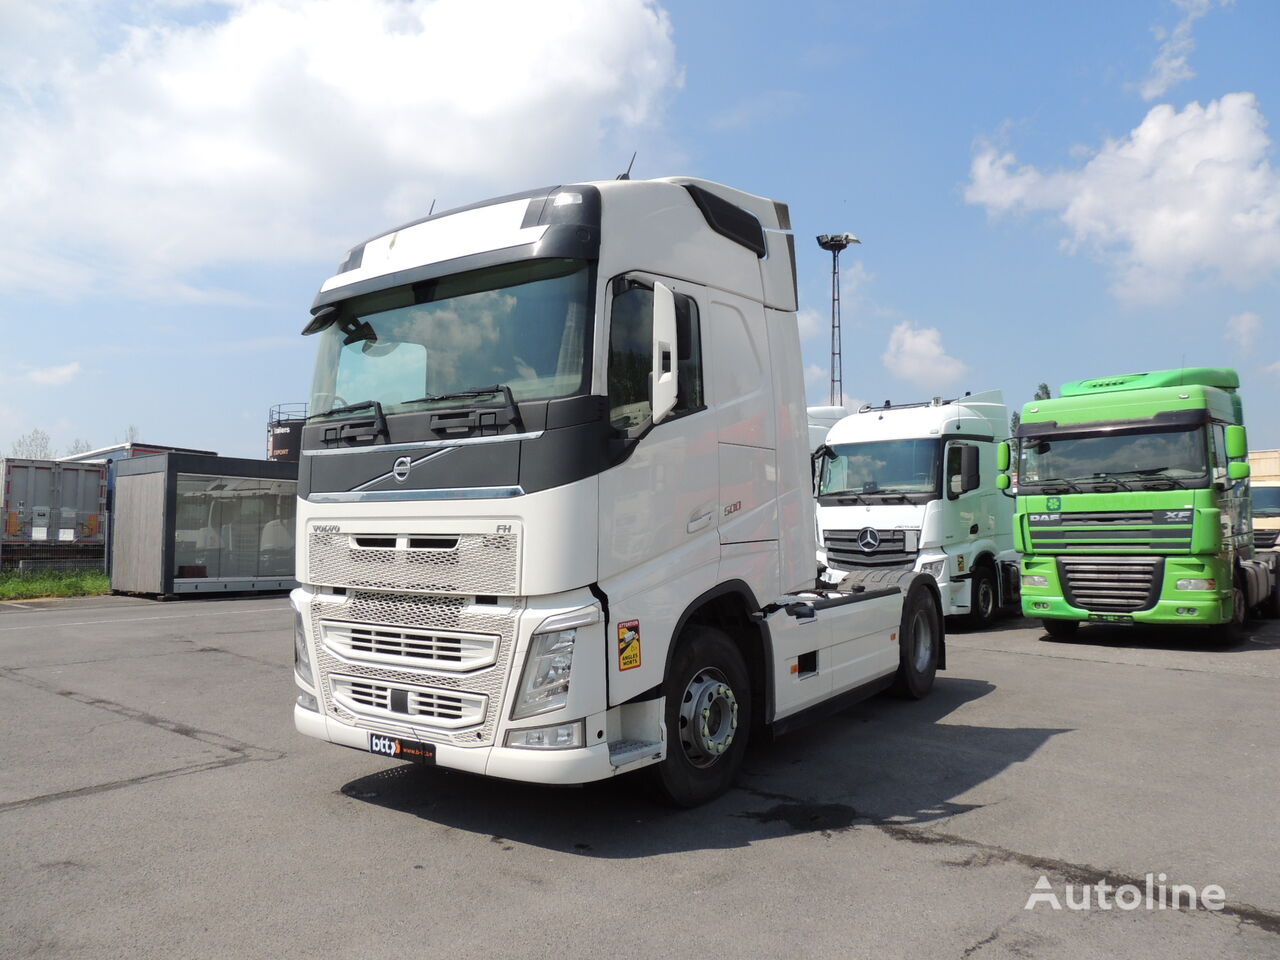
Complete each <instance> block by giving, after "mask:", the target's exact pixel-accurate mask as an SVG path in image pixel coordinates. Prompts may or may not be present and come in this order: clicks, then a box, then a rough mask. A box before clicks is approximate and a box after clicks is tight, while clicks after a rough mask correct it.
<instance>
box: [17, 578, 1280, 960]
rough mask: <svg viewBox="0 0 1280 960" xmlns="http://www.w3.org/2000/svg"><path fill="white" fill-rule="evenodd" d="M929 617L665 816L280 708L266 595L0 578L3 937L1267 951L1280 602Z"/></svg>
mask: <svg viewBox="0 0 1280 960" xmlns="http://www.w3.org/2000/svg"><path fill="white" fill-rule="evenodd" d="M948 643H949V648H948V657H949V663H950V669H949V670H947V671H946V672H945V673H942V674H940V675H939V680H938V683H937V686H936V687H935V689H934V692H933V694H932V695H931V696H930V697H929V698H927V699H925V700H923V701H920V702H906V701H902V700H896V699H893V698H892V697H890V696H887V695H886V696H880V697H876V698H874V699H872V700H869V701H867V702H865V703H863V704H860V705H859V706H857V707H855V708H853V709H852V710H848V711H845V712H843V713H840V714H837V715H835V716H833V717H830V718H828V719H826V720H823V721H820V722H818V723H816V724H814V725H812V726H810V727H807V728H805V729H802V730H800V731H797V732H796V733H794V734H789V735H787V736H785V737H782V738H780V739H778V740H776V741H775V742H772V743H757V744H754V745H753V746H752V748H751V750H750V751H749V754H748V758H747V763H746V767H745V771H744V773H743V775H742V776H741V778H740V780H739V785H738V786H737V787H736V788H735V789H733V790H732V791H731V792H730V793H728V794H727V795H726V796H724V797H722V798H720V799H719V800H717V801H715V802H714V803H712V804H709V805H708V806H706V807H703V808H701V809H698V810H692V811H673V810H668V809H665V808H663V807H659V806H655V805H654V804H653V803H652V802H650V801H649V800H648V799H647V798H646V797H645V796H644V795H643V794H642V793H641V792H639V791H638V789H637V786H636V784H635V783H633V782H632V781H630V780H628V779H626V778H623V779H620V780H616V781H609V782H605V783H601V784H595V785H589V786H586V787H582V788H561V789H551V788H542V787H533V786H527V785H522V784H513V783H506V782H501V781H492V780H484V779H481V778H476V777H471V776H468V775H464V774H458V773H452V772H449V771H444V770H439V769H422V768H417V767H412V766H406V765H402V764H397V763H395V762H393V761H389V760H386V759H383V758H380V757H376V756H373V755H371V754H365V753H360V752H357V751H352V750H345V749H343V748H340V747H336V746H333V745H330V744H325V743H321V742H319V741H314V740H310V739H307V738H304V737H302V736H300V735H298V734H297V733H296V732H295V731H294V729H293V723H292V717H291V711H292V704H293V700H294V686H293V681H292V640H291V620H290V612H289V608H288V603H287V601H286V600H285V599H284V598H283V597H268V598H251V599H219V600H200V601H174V602H168V603H157V602H151V601H146V600H140V599H131V598H123V597H108V598H98V599H89V600H71V601H57V602H33V601H27V602H23V603H21V604H18V603H0V731H2V732H0V739H2V741H3V744H4V749H3V753H2V754H0V758H2V759H3V762H2V763H0V864H3V870H4V879H3V883H2V884H0V956H2V957H4V958H19V957H40V958H73V957H74V958H92V960H104V958H113V957H122V958H123V957H127V958H166V960H177V958H186V957H199V958H210V957H217V958H242V957H244V958H257V957H263V958H266V957H270V958H273V960H274V958H295V957H296V958H307V960H312V958H318V957H333V958H342V960H351V958H364V957H370V958H373V957H378V958H382V957H427V958H434V957H449V958H468V957H483V958H497V957H530V956H566V957H591V958H596V957H601V956H616V957H681V958H683V957H691V956H699V957H707V956H717V957H718V956H732V957H771V958H772V957H792V956H805V957H841V958H847V957H877V958H897V957H903V958H925V957H927V958H947V957H955V958H968V957H976V958H981V960H986V958H1000V957H1005V958H1011V957H1043V958H1064V960H1086V958H1092V957H1097V958H1106V960H1113V958H1116V957H1162V958H1179V957H1188V958H1192V957H1194V958H1203V957H1209V956H1212V957H1214V958H1215V960H1223V958H1235V957H1241V958H1246V957H1247V958H1250V960H1256V958H1261V957H1280V858H1278V857H1277V852H1278V851H1280V829H1278V828H1277V827H1276V823H1275V813H1274V811H1275V809H1276V788H1277V771H1278V770H1280V725H1278V724H1277V708H1278V707H1280V622H1254V623H1251V624H1250V627H1249V630H1248V636H1247V638H1246V639H1244V640H1242V641H1241V642H1240V643H1239V644H1237V645H1235V646H1233V647H1230V648H1227V649H1223V648H1217V647H1212V646H1209V645H1207V644H1205V643H1203V642H1201V641H1199V640H1197V639H1196V638H1194V637H1189V636H1187V635H1184V634H1178V633H1174V632H1171V631H1151V630H1139V629H1133V628H1130V629H1124V628H1104V627H1089V628H1086V629H1083V630H1082V631H1081V632H1080V633H1079V636H1078V639H1076V640H1075V641H1072V642H1068V643H1061V642H1053V641H1048V640H1046V639H1042V631H1041V630H1039V629H1038V627H1037V625H1036V624H1035V623H1033V622H1031V621H1026V620H1019V619H1013V620H1007V621H1004V622H1003V623H1001V624H1000V625H999V626H998V627H997V628H996V629H994V630H990V631H985V632H973V633H966V632H963V631H961V630H953V631H951V632H950V633H949V636H948ZM1148 874H1150V875H1151V877H1152V880H1151V883H1152V884H1153V887H1152V890H1153V891H1154V892H1153V901H1155V906H1154V908H1152V909H1148V908H1147V905H1146V904H1138V905H1135V906H1134V907H1133V908H1132V909H1128V908H1125V907H1122V906H1120V905H1117V904H1116V902H1115V895H1114V894H1111V901H1110V902H1109V904H1108V906H1109V908H1108V909H1103V908H1101V907H1100V906H1099V905H1098V902H1097V901H1098V893H1097V891H1098V887H1097V885H1098V884H1099V883H1102V884H1107V885H1108V887H1109V888H1115V887H1123V886H1125V885H1128V884H1133V885H1137V886H1139V887H1140V888H1141V887H1143V886H1144V885H1145V884H1146V883H1147V880H1146V878H1147V875H1148ZM1162 877H1163V879H1161V878H1162ZM1041 878H1043V880H1042V879H1041ZM1037 884H1040V886H1039V888H1037ZM1174 884H1178V885H1183V886H1185V887H1189V888H1192V889H1194V890H1195V891H1197V895H1199V894H1201V893H1205V892H1207V893H1209V895H1210V898H1211V900H1212V899H1213V897H1214V896H1216V892H1215V891H1213V890H1209V891H1206V890H1205V888H1206V887H1213V886H1217V887H1220V888H1221V891H1222V897H1221V899H1222V901H1223V903H1224V906H1223V909H1221V910H1216V911H1213V910H1206V909H1195V910H1187V909H1160V908H1159V902H1160V900H1161V899H1162V894H1161V890H1162V889H1167V888H1169V887H1171V886H1172V885H1174ZM1085 887H1089V888H1090V891H1091V893H1090V896H1091V898H1092V899H1091V900H1090V906H1089V908H1087V909H1074V908H1073V907H1074V906H1078V905H1079V904H1080V903H1081V902H1082V895H1083V893H1084V889H1085ZM1033 894H1040V895H1041V897H1040V899H1039V900H1038V901H1033V906H1032V909H1027V905H1028V901H1029V898H1031V897H1032V895H1033ZM1181 895H1182V896H1184V897H1185V896H1186V891H1185V890H1184V891H1183V892H1182V894H1181ZM1070 897H1074V900H1069V898H1070ZM1054 898H1056V899H1057V901H1058V902H1059V904H1060V906H1061V907H1062V908H1061V909H1057V910H1055V909H1053V907H1052V904H1051V903H1050V900H1052V899H1054ZM1105 899H1106V895H1104V900H1105ZM1122 899H1123V895H1122ZM1129 900H1130V901H1132V897H1130V898H1129ZM1166 902H1168V901H1167V899H1166ZM1215 902H1216V901H1215Z"/></svg>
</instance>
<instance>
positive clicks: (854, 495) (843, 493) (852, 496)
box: [818, 490, 867, 503]
mask: <svg viewBox="0 0 1280 960" xmlns="http://www.w3.org/2000/svg"><path fill="white" fill-rule="evenodd" d="M818 496H820V497H836V498H838V499H840V500H852V501H853V502H854V503H866V502H867V501H866V500H865V499H863V496H862V494H860V493H858V492H857V491H856V490H835V491H828V492H826V493H820V494H818Z"/></svg>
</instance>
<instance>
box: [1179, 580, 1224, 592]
mask: <svg viewBox="0 0 1280 960" xmlns="http://www.w3.org/2000/svg"><path fill="white" fill-rule="evenodd" d="M1178 589H1179V590H1217V589H1218V581H1217V580H1179V581H1178Z"/></svg>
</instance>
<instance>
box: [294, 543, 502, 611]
mask: <svg viewBox="0 0 1280 960" xmlns="http://www.w3.org/2000/svg"><path fill="white" fill-rule="evenodd" d="M307 549H308V556H309V563H308V572H307V577H308V580H307V582H308V583H313V584H317V585H321V586H326V587H347V588H352V587H363V588H367V589H371V590H393V591H396V592H418V593H452V594H482V595H488V596H499V597H511V596H517V595H518V594H519V593H520V534H519V532H517V531H513V532H511V533H494V534H479V533H464V534H449V535H447V536H445V535H439V536H437V535H426V534H423V535H418V536H399V537H396V536H387V535H383V534H356V535H352V534H345V533H320V532H318V531H315V530H313V531H312V532H311V533H310V535H309V537H308V541H307Z"/></svg>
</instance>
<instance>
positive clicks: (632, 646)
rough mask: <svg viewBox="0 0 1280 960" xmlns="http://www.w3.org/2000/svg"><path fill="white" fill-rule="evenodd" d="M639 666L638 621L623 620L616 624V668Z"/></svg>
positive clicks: (628, 668) (630, 668) (623, 668)
mask: <svg viewBox="0 0 1280 960" xmlns="http://www.w3.org/2000/svg"><path fill="white" fill-rule="evenodd" d="M638 666H640V621H639V620H623V621H622V622H621V623H619V624H618V669H619V670H634V669H635V668H636V667H638Z"/></svg>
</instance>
